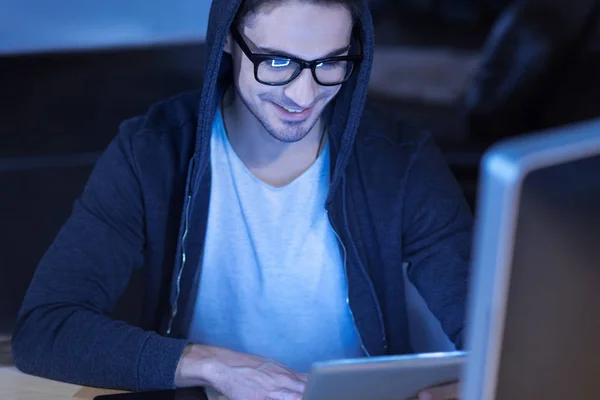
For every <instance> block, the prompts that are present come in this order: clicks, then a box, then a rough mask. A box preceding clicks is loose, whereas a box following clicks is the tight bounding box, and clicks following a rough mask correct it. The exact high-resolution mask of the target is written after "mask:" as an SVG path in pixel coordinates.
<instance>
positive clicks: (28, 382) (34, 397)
mask: <svg viewBox="0 0 600 400" xmlns="http://www.w3.org/2000/svg"><path fill="white" fill-rule="evenodd" d="M111 393H123V391H118V390H106V389H97V388H90V387H84V386H79V385H72V384H70V383H63V382H57V381H52V380H49V379H43V378H38V377H36V376H32V375H27V374H24V373H22V372H20V371H19V370H17V369H16V368H15V367H0V399H2V400H38V399H39V400H59V399H61V400H63V399H64V400H66V399H84V400H91V399H93V398H94V396H98V395H101V394H111Z"/></svg>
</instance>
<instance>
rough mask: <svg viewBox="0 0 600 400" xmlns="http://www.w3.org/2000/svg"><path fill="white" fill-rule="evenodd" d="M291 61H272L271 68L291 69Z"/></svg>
mask: <svg viewBox="0 0 600 400" xmlns="http://www.w3.org/2000/svg"><path fill="white" fill-rule="evenodd" d="M289 65H290V60H283V59H273V60H271V68H285V67H289Z"/></svg>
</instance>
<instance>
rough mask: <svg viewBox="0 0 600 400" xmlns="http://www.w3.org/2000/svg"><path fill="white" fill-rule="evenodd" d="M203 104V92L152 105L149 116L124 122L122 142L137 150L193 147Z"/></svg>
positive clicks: (147, 114)
mask: <svg viewBox="0 0 600 400" xmlns="http://www.w3.org/2000/svg"><path fill="white" fill-rule="evenodd" d="M199 103H200V91H199V90H198V91H191V92H185V93H181V94H178V95H176V96H173V97H171V98H168V99H164V100H161V101H159V102H157V103H155V104H153V105H152V106H150V108H149V109H148V111H147V112H146V113H145V114H143V115H139V116H135V117H132V118H130V119H127V120H125V121H124V122H122V123H121V125H120V127H119V136H120V139H121V140H123V141H125V142H127V143H128V144H129V145H130V146H132V148H133V150H135V149H136V148H139V147H144V148H145V149H146V150H148V146H150V147H153V146H154V147H165V145H167V147H169V146H174V147H175V148H180V149H183V148H187V147H190V146H191V147H193V145H194V143H195V134H196V124H197V121H198V106H199Z"/></svg>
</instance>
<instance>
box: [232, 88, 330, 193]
mask: <svg viewBox="0 0 600 400" xmlns="http://www.w3.org/2000/svg"><path fill="white" fill-rule="evenodd" d="M222 112H223V119H224V123H225V127H226V130H227V136H228V138H229V141H230V143H231V146H232V147H233V149H234V150H235V152H236V153H237V155H238V157H239V158H240V159H241V160H242V162H243V163H244V164H245V165H246V167H247V168H248V169H249V170H250V171H251V172H252V173H253V174H254V175H255V176H256V177H257V178H259V179H260V180H262V181H264V182H265V183H268V184H270V185H272V186H285V185H287V184H288V183H290V182H291V181H293V180H294V179H296V178H297V177H298V176H300V175H302V174H303V173H304V172H305V171H306V170H307V169H308V168H309V167H310V166H311V165H312V164H313V163H314V162H315V160H316V159H317V157H318V153H319V152H320V150H322V149H323V147H324V145H325V141H326V140H327V137H326V136H327V135H325V134H324V123H323V121H322V119H320V120H319V121H318V122H317V123H316V124H315V126H314V127H313V128H312V129H311V131H310V132H309V133H308V134H307V135H306V136H305V137H304V138H303V139H302V140H300V141H298V142H295V143H286V142H282V141H280V140H277V139H275V138H274V137H272V136H271V135H270V134H269V133H268V132H267V131H266V130H265V128H264V127H263V126H262V124H261V123H260V122H259V121H258V120H257V119H256V117H255V116H254V115H253V114H252V113H251V112H250V111H249V110H248V108H247V107H246V105H245V104H244V103H243V101H241V100H240V99H239V97H238V96H237V94H236V93H235V90H233V89H231V88H230V89H228V90H227V92H226V93H225V97H224V99H223V105H222Z"/></svg>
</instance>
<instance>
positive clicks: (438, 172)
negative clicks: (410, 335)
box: [403, 138, 472, 349]
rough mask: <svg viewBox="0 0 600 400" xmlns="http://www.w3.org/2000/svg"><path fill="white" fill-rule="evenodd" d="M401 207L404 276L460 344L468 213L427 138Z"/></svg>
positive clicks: (467, 256)
mask: <svg viewBox="0 0 600 400" xmlns="http://www.w3.org/2000/svg"><path fill="white" fill-rule="evenodd" d="M406 193H407V194H406V196H407V198H406V201H405V209H404V217H403V220H404V221H405V222H404V227H403V230H404V233H403V236H404V239H403V247H404V255H405V257H406V260H407V261H408V262H409V263H410V265H411V266H410V268H409V270H408V276H409V279H410V280H411V282H412V283H413V284H414V285H415V287H416V288H417V290H418V291H419V293H420V294H421V296H422V297H423V298H424V300H425V301H426V303H427V305H428V307H429V309H430V310H431V312H432V313H433V314H434V315H435V316H436V317H437V319H438V320H439V321H440V322H441V324H442V328H443V329H444V331H445V332H446V334H447V335H448V337H449V338H450V340H451V341H452V342H454V344H455V345H456V347H457V348H459V349H460V348H462V346H463V343H462V340H463V338H462V329H463V326H464V321H465V312H466V300H467V292H468V278H469V266H470V251H471V249H470V247H471V240H472V217H471V212H470V209H469V206H468V204H467V202H466V200H465V198H464V195H463V192H462V190H461V187H460V186H459V185H458V183H457V182H456V179H455V178H454V176H453V175H452V173H451V171H450V169H449V167H448V165H447V163H446V160H445V158H444V157H443V155H442V153H441V151H440V150H439V149H438V148H437V146H436V145H435V144H434V143H433V140H432V139H431V138H429V139H427V140H426V141H425V142H424V143H423V144H422V145H421V147H420V149H419V150H418V152H417V153H416V155H415V157H414V159H413V162H412V165H411V168H410V172H409V177H408V182H407V190H406Z"/></svg>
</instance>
